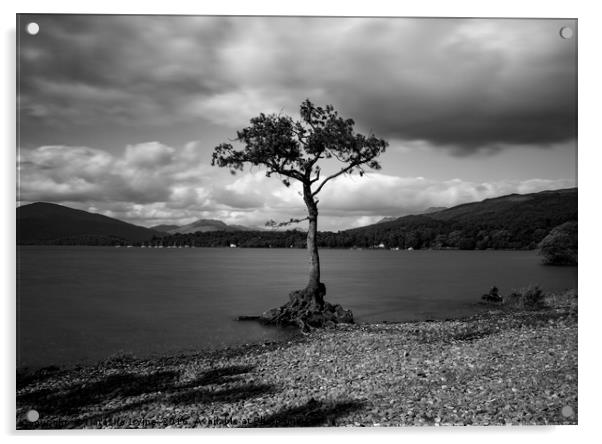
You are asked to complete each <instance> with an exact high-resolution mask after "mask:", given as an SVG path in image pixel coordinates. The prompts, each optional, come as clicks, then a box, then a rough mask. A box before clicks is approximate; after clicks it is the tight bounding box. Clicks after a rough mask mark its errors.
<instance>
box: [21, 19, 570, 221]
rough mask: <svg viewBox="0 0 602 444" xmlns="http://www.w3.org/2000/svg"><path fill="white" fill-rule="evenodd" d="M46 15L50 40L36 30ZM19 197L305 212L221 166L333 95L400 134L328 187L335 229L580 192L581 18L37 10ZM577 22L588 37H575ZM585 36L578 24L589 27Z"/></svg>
mask: <svg viewBox="0 0 602 444" xmlns="http://www.w3.org/2000/svg"><path fill="white" fill-rule="evenodd" d="M31 21H35V22H37V23H39V25H40V32H39V34H37V35H35V36H31V35H28V34H27V33H26V32H25V29H24V28H25V25H26V24H27V23H29V22H31ZM20 23H21V26H20V30H19V31H18V32H19V39H20V40H19V45H20V46H19V51H18V55H19V64H18V67H19V91H18V99H19V132H18V137H19V153H18V164H19V166H18V167H19V171H20V173H19V179H20V180H19V190H18V199H19V202H18V204H24V203H30V202H35V201H47V202H55V203H59V204H63V205H67V206H70V207H74V208H80V209H84V210H88V211H94V212H99V213H102V214H106V215H108V216H112V217H116V218H119V219H122V220H126V221H128V222H132V223H136V224H139V225H145V226H152V225H156V224H161V223H176V224H184V223H189V222H192V221H193V220H196V219H198V218H212V219H221V220H223V221H225V222H227V223H236V224H243V225H250V226H262V225H263V224H264V223H265V221H267V220H268V219H276V220H287V219H288V218H290V217H296V216H302V215H303V214H304V211H305V209H304V204H303V201H302V199H301V197H300V196H299V194H298V191H299V189H298V188H297V187H295V186H292V187H290V188H286V187H284V186H283V185H282V184H281V183H280V182H279V181H278V180H276V179H275V178H267V177H265V174H264V172H263V171H261V170H258V169H254V170H253V169H252V170H246V171H245V172H244V173H239V174H237V175H235V176H232V175H230V174H229V172H228V171H225V170H222V169H219V168H217V167H211V165H210V160H211V153H212V151H213V147H215V146H216V145H217V144H219V143H221V142H224V141H228V140H229V139H233V138H234V137H235V131H236V130H237V129H240V128H242V127H243V126H245V125H246V124H247V123H248V120H249V119H250V118H251V117H253V116H255V115H257V114H258V113H260V112H266V113H269V112H276V113H279V112H283V113H287V114H290V115H293V116H295V117H297V116H298V114H297V113H298V107H299V104H300V103H301V102H302V101H303V100H304V99H305V98H309V99H310V100H312V101H313V102H314V103H317V104H320V105H325V104H332V105H334V106H335V108H336V109H337V110H339V111H340V112H341V114H342V115H343V116H345V117H350V118H353V119H354V120H355V121H356V122H357V129H358V130H359V131H362V132H371V131H372V132H374V133H375V134H376V135H377V136H378V137H382V138H385V139H387V140H388V141H389V144H390V146H389V148H388V149H387V152H386V153H385V154H384V155H383V156H382V157H381V164H382V166H383V168H382V170H380V171H378V172H375V173H370V174H368V175H366V176H364V177H362V178H360V177H355V176H354V177H340V178H339V179H337V180H335V181H333V182H331V183H329V184H328V185H327V186H326V187H325V188H324V190H323V191H322V193H321V194H320V196H321V198H320V211H321V220H320V228H321V229H331V230H337V229H344V228H349V227H353V226H359V225H365V224H368V223H371V222H374V221H376V220H378V219H380V218H382V217H383V216H391V215H395V216H399V215H403V214H409V213H412V212H418V211H421V210H424V209H426V208H428V207H431V206H452V205H456V204H460V203H464V202H470V201H475V200H481V199H484V198H488V197H494V196H499V195H503V194H509V193H513V192H518V193H528V192H535V191H540V190H545V189H555V188H566V187H573V186H576V184H577V177H576V150H577V134H576V123H577V120H576V119H577V108H576V94H577V73H576V58H577V42H576V37H573V38H572V39H562V38H561V37H560V35H559V30H560V28H561V27H563V26H571V27H572V28H573V29H575V28H576V23H575V22H574V21H571V20H501V19H496V20H493V19H466V20H460V19H366V18H309V17H305V18H296V17H279V18H259V17H236V18H228V17H184V16H180V17H176V16H169V17H161V16H153V17H150V16H60V15H47V16H39V15H37V16H34V15H25V16H21V18H20ZM575 31H576V29H575ZM575 34H576V33H575Z"/></svg>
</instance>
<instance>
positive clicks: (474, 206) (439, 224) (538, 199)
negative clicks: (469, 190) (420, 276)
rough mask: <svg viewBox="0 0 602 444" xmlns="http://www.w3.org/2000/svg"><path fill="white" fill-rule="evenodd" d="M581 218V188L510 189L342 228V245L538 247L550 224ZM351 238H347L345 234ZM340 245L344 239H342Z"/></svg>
mask: <svg viewBox="0 0 602 444" xmlns="http://www.w3.org/2000/svg"><path fill="white" fill-rule="evenodd" d="M576 220H577V188H570V189H563V190H552V191H542V192H539V193H531V194H510V195H507V196H501V197H497V198H493V199H485V200H483V201H481V202H473V203H468V204H463V205H458V206H455V207H452V208H448V209H444V210H440V211H435V212H432V213H428V214H423V215H412V216H404V217H400V218H397V219H394V220H389V221H385V222H381V223H377V224H373V225H368V226H365V227H360V228H355V229H352V230H347V231H344V232H342V233H341V235H340V236H339V237H341V236H342V237H343V239H344V240H343V244H344V245H347V244H348V243H349V242H352V243H354V244H358V246H367V244H370V243H372V244H376V245H378V244H379V243H381V242H382V243H384V244H385V245H386V246H388V247H400V248H409V247H412V248H414V249H416V248H461V249H474V248H478V249H485V248H494V249H500V248H508V249H526V248H535V247H536V246H537V243H539V242H540V241H541V240H542V239H543V238H544V237H545V236H546V235H547V234H548V233H549V232H550V230H551V229H552V228H554V227H556V226H558V225H560V224H562V223H564V222H567V221H576ZM345 238H347V239H349V240H347V239H345ZM337 243H338V244H340V243H341V240H340V239H339V240H338V242H337Z"/></svg>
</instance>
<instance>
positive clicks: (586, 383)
mask: <svg viewBox="0 0 602 444" xmlns="http://www.w3.org/2000/svg"><path fill="white" fill-rule="evenodd" d="M12 3H13V4H9V3H8V2H7V1H6V0H5V1H4V2H2V4H1V6H0V8H1V12H2V14H0V20H1V22H2V31H3V32H2V39H3V42H2V48H3V60H2V63H1V66H3V67H4V68H3V69H1V73H0V75H1V76H2V81H1V82H0V85H1V88H2V98H3V101H2V105H3V106H2V107H1V108H0V110H1V111H0V112H1V113H2V116H1V117H2V118H1V119H0V122H1V123H0V124H1V125H2V134H3V135H4V145H3V147H2V150H1V152H2V166H3V168H4V171H3V175H2V193H0V195H1V199H2V200H1V208H2V210H3V217H2V218H0V221H1V226H2V232H1V235H0V239H1V242H2V266H1V267H0V273H2V274H1V278H0V282H2V284H3V287H4V290H5V291H4V292H2V296H3V302H4V311H3V314H4V322H3V329H2V331H3V333H5V338H4V345H5V346H6V347H5V350H6V352H5V353H3V354H2V357H1V359H2V365H1V366H0V368H1V369H2V389H3V390H2V394H3V396H2V398H3V399H2V402H1V404H0V405H1V414H0V418H2V431H3V432H4V434H5V435H9V436H8V438H9V439H10V440H12V439H15V436H18V435H22V436H21V437H20V440H21V439H25V440H26V441H29V440H32V439H35V437H36V436H37V437H39V438H41V439H43V440H44V441H45V442H51V443H55V442H56V443H59V442H63V440H65V439H77V440H80V439H81V438H82V437H83V436H85V437H86V438H88V439H91V440H92V441H96V442H101V441H104V440H106V438H108V437H109V436H110V438H111V439H112V440H116V441H118V442H125V441H126V440H130V439H131V438H136V439H141V440H142V439H143V440H144V441H145V442H148V441H153V442H160V441H161V442H162V441H164V440H165V438H167V437H168V436H174V435H175V436H177V438H178V439H182V438H186V439H194V440H198V439H199V438H200V439H201V440H203V441H205V440H207V439H220V440H221V439H227V440H233V439H241V440H243V439H244V440H245V441H249V442H262V443H264V442H265V441H266V440H268V441H277V442H282V441H286V442H287V443H290V442H303V443H305V442H306V441H307V440H308V439H310V440H312V441H314V440H322V439H324V440H328V441H332V440H336V439H345V440H352V441H360V440H361V441H364V440H366V439H378V440H382V439H385V440H391V441H396V442H398V441H399V440H405V441H408V442H412V441H414V440H417V439H419V440H421V441H422V440H426V441H442V440H445V442H447V443H455V442H461V443H462V444H464V443H465V442H467V441H475V442H482V441H483V440H487V441H488V444H489V443H496V442H500V443H505V444H506V443H507V442H508V441H516V440H519V441H523V440H524V441H526V440H540V439H541V440H545V441H546V442H549V441H552V442H563V443H566V442H567V441H568V440H575V439H579V440H582V439H583V440H588V438H593V437H594V436H595V432H596V431H597V430H596V425H597V421H598V416H599V407H598V405H599V404H598V401H600V399H601V397H600V388H599V386H600V384H599V382H598V381H599V378H600V377H599V373H600V371H601V367H600V366H599V365H597V362H596V361H597V356H598V354H599V353H600V346H599V343H598V339H597V338H598V337H600V331H599V328H598V325H599V324H600V323H599V321H598V320H597V317H599V316H600V313H601V310H600V309H601V306H600V300H601V299H602V294H601V293H600V292H599V291H596V290H598V288H597V286H596V284H598V286H599V280H595V277H596V275H595V273H596V272H597V271H598V269H599V268H600V267H599V266H598V264H597V261H599V260H600V257H599V256H600V253H599V251H598V250H599V247H600V241H599V239H600V233H599V231H600V228H599V227H598V224H599V221H600V220H601V219H600V217H599V216H600V206H601V205H602V204H601V202H602V200H601V199H600V194H601V193H600V191H601V190H602V188H601V187H600V185H599V181H598V180H596V179H597V178H598V176H600V171H599V168H600V167H601V166H602V163H601V162H600V150H601V149H602V147H601V146H600V136H601V135H600V132H601V130H600V128H602V125H601V124H600V110H599V108H600V99H601V98H602V95H601V94H600V82H601V80H600V79H602V71H601V69H600V56H599V53H600V43H602V39H601V38H600V31H599V30H600V29H601V28H602V26H601V25H602V17H601V16H600V14H599V12H600V11H599V10H598V8H596V3H598V2H595V1H591V2H586V1H578V0H572V1H569V0H567V1H555V0H547V1H528V0H505V1H497V2H495V3H493V2H486V1H463V0H454V1H450V0H447V1H446V0H437V1H435V0H423V1H414V2H402V1H398V2H394V1H391V0H389V1H384V0H370V1H365V0H364V1H356V0H353V1H352V0H347V1H340V2H334V1H331V2H327V1H325V0H301V1H294V2H286V1H263V0H253V1H244V0H238V1H234V0H221V1H218V2H210V1H207V2H202V1H199V0H197V1H192V0H191V1H170V2H164V1H162V2H158V1H157V2H153V3H150V2H125V1H124V0H97V2H82V1H75V0H71V1H64V0H52V1H42V0H39V1H33V0H21V1H18V2H17V1H13V2H12ZM27 12H29V13H40V12H47V13H121V14H123V13H132V14H133V13H135V14H165V13H168V14H223V15H228V14H234V15H243V14H249V15H336V16H364V15H367V16H450V17H562V18H578V19H579V150H578V152H579V154H578V157H579V175H578V181H579V194H580V202H581V205H580V208H579V213H580V214H579V219H580V239H581V242H580V250H581V254H580V265H579V293H580V294H581V297H582V300H581V303H580V316H579V317H580V319H579V338H580V341H579V389H580V390H579V425H578V426H573V427H539V428H538V427H522V428H516V427H513V428H489V429H487V428H453V429H448V428H429V429H428V430H420V429H415V428H404V429H392V430H368V429H366V430H362V429H359V430H358V429H353V430H341V429H336V430H333V429H328V430H316V429H311V430H290V431H289V430H270V431H255V430H253V431H249V430H245V431H229V430H220V431H210V430H203V431H199V432H196V431H185V432H183V433H177V434H176V433H174V432H163V431H150V432H149V431H133V432H131V433H126V432H111V431H104V432H71V433H69V432H57V433H43V434H31V433H16V432H14V425H15V419H14V418H15V416H14V410H15V398H14V393H15V392H14V389H15V387H14V369H15V342H14V341H15V232H14V230H15V149H14V147H15V20H16V18H15V14H16V13H27ZM596 253H598V254H596ZM23 435H25V436H23ZM575 435H577V436H575ZM575 442H576V441H575Z"/></svg>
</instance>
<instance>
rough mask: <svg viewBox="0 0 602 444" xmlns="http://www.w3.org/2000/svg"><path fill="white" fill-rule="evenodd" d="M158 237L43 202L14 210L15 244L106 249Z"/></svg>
mask: <svg viewBox="0 0 602 444" xmlns="http://www.w3.org/2000/svg"><path fill="white" fill-rule="evenodd" d="M158 234H159V233H158V232H157V231H154V230H150V229H148V228H144V227H139V226H137V225H132V224H129V223H127V222H123V221H120V220H117V219H113V218H111V217H107V216H103V215H101V214H94V213H89V212H87V211H82V210H75V209H73V208H69V207H65V206H62V205H57V204H53V203H47V202H36V203H32V204H29V205H23V206H20V207H18V208H17V244H83V245H107V244H118V243H123V242H130V241H131V242H141V241H146V240H150V239H151V238H152V237H153V236H156V235H158Z"/></svg>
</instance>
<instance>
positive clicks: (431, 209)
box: [376, 207, 447, 224]
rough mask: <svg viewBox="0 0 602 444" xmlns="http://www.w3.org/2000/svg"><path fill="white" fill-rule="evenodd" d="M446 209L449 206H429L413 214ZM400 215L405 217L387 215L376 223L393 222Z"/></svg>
mask: <svg viewBox="0 0 602 444" xmlns="http://www.w3.org/2000/svg"><path fill="white" fill-rule="evenodd" d="M446 209H447V207H428V208H427V209H426V210H424V211H420V212H418V213H413V215H415V216H416V215H420V214H430V213H435V212H437V211H441V210H446ZM400 217H403V216H386V217H383V218H382V219H381V220H379V221H378V222H376V223H377V224H382V223H383V222H392V221H394V220H397V219H399V218H400Z"/></svg>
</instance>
